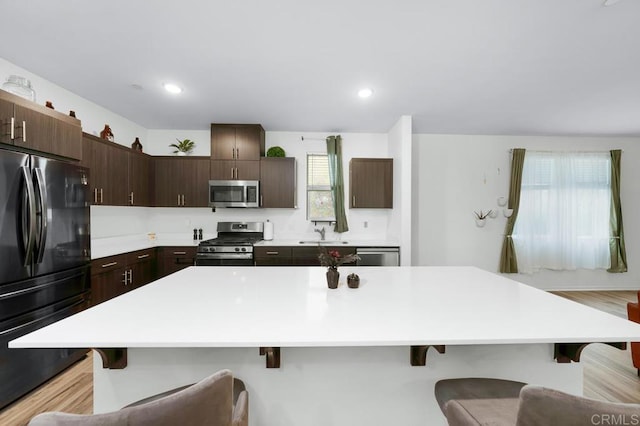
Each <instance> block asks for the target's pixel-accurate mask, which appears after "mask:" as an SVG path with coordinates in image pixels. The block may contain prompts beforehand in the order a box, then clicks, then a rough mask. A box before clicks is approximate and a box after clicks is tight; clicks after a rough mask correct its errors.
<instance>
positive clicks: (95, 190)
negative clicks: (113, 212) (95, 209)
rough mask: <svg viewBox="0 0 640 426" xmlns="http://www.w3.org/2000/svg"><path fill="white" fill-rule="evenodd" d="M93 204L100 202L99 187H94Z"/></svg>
mask: <svg viewBox="0 0 640 426" xmlns="http://www.w3.org/2000/svg"><path fill="white" fill-rule="evenodd" d="M93 204H98V188H93Z"/></svg>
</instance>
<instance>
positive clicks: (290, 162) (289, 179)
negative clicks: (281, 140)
mask: <svg viewBox="0 0 640 426" xmlns="http://www.w3.org/2000/svg"><path fill="white" fill-rule="evenodd" d="M260 207H265V208H270V207H273V208H295V207H296V159H295V158H293V157H262V158H261V159H260Z"/></svg>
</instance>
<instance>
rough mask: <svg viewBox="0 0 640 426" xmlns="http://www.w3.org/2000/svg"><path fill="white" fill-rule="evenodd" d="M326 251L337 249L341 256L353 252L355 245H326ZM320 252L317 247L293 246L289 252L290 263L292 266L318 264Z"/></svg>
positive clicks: (354, 251)
mask: <svg viewBox="0 0 640 426" xmlns="http://www.w3.org/2000/svg"><path fill="white" fill-rule="evenodd" d="M326 249H327V251H331V250H337V251H338V252H339V253H340V255H341V256H346V255H348V254H355V253H356V248H355V247H344V246H343V247H339V246H337V247H334V246H330V247H326ZM319 254H320V249H319V248H318V247H308V246H305V247H293V248H292V252H291V258H292V262H291V264H292V265H294V266H320V260H318V255H319Z"/></svg>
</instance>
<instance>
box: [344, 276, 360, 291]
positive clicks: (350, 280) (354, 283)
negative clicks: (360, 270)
mask: <svg viewBox="0 0 640 426" xmlns="http://www.w3.org/2000/svg"><path fill="white" fill-rule="evenodd" d="M347 285H348V286H349V288H358V287H360V277H359V276H358V275H356V274H349V275H347Z"/></svg>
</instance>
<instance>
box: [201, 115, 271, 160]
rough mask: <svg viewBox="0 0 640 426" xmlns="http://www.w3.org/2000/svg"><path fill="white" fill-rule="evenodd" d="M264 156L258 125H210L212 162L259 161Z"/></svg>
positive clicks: (261, 131) (262, 136) (261, 132)
mask: <svg viewBox="0 0 640 426" xmlns="http://www.w3.org/2000/svg"><path fill="white" fill-rule="evenodd" d="M262 156H264V129H263V128H262V126H261V125H260V124H215V123H214V124H211V159H212V160H259V159H260V157H262Z"/></svg>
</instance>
